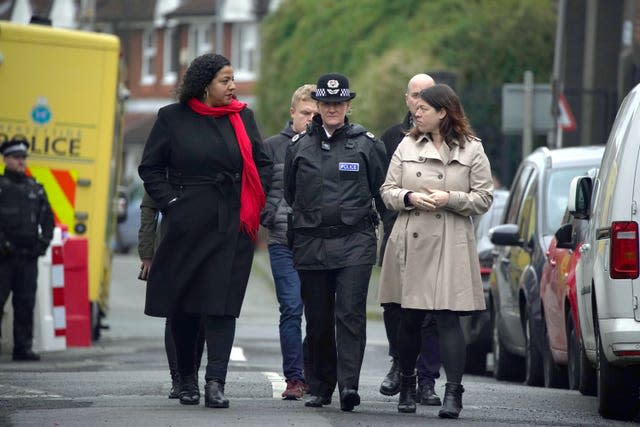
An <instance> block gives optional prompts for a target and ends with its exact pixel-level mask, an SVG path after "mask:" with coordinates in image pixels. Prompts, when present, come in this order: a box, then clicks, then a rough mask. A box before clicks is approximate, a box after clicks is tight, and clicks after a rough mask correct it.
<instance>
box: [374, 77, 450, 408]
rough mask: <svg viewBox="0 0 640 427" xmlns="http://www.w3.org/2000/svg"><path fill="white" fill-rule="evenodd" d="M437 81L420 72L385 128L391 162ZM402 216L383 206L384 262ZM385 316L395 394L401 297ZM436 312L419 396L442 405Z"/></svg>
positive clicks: (427, 334) (428, 326)
mask: <svg viewBox="0 0 640 427" xmlns="http://www.w3.org/2000/svg"><path fill="white" fill-rule="evenodd" d="M434 84H435V81H434V80H433V78H432V77H431V76H429V75H428V74H416V75H415V76H413V77H412V78H411V79H410V80H409V84H408V85H407V93H406V94H405V100H406V104H407V108H408V109H409V111H408V112H407V115H406V116H405V118H404V120H403V121H402V123H398V124H396V125H394V126H391V127H390V128H388V129H387V130H385V131H384V132H383V134H382V136H381V137H380V139H382V142H384V145H385V148H386V150H387V165H388V164H389V163H390V162H391V157H392V156H393V153H394V151H396V148H397V147H398V144H400V141H402V139H403V138H404V136H405V135H406V133H407V131H409V130H410V129H411V127H412V126H413V114H414V113H415V110H416V103H417V101H418V100H420V91H422V90H423V89H426V88H428V87H431V86H433V85H434ZM397 216H398V213H397V211H393V210H388V209H383V210H382V211H381V217H382V223H383V225H384V235H383V238H382V244H381V247H380V258H379V259H380V265H382V260H383V257H384V251H385V248H386V246H387V240H388V239H389V235H390V234H391V229H392V228H393V223H394V222H395V221H396V217H397ZM382 308H383V320H384V327H385V330H386V332H387V339H388V341H389V356H391V357H392V362H391V369H390V370H389V373H388V374H387V375H386V376H385V378H384V380H383V381H382V384H381V385H380V393H382V394H384V395H386V396H393V395H395V394H398V393H399V391H400V364H399V362H398V346H397V339H398V330H399V328H400V316H401V314H400V301H398V303H397V304H396V303H384V304H382ZM434 321H435V320H434V319H433V318H432V316H427V317H426V318H425V323H424V324H423V325H422V348H421V352H420V356H419V357H418V361H417V364H416V366H417V371H418V383H419V385H418V391H419V393H418V398H419V399H420V403H422V404H423V405H434V406H439V405H441V401H440V397H439V396H438V395H437V394H436V392H435V388H434V387H435V380H436V379H437V378H439V377H440V351H439V347H438V337H437V335H436V333H437V332H436V327H435V324H434V323H433V322H434Z"/></svg>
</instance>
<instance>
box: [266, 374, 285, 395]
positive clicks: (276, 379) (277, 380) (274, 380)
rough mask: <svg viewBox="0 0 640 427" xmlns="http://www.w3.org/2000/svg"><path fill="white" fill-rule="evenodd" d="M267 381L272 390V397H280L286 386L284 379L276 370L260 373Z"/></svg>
mask: <svg viewBox="0 0 640 427" xmlns="http://www.w3.org/2000/svg"><path fill="white" fill-rule="evenodd" d="M262 374H263V375H264V376H265V377H267V379H268V380H269V381H271V389H272V390H273V398H274V399H282V392H283V391H285V390H286V388H287V382H286V381H285V379H284V378H283V377H282V376H280V374H278V373H276V372H263V373H262Z"/></svg>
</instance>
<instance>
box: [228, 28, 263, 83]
mask: <svg viewBox="0 0 640 427" xmlns="http://www.w3.org/2000/svg"><path fill="white" fill-rule="evenodd" d="M231 45H232V48H231V49H232V50H231V63H233V69H234V72H235V78H236V80H253V79H255V77H256V71H257V67H258V60H259V58H258V25H257V24H256V23H253V22H249V23H236V24H234V25H233V37H232V39H231Z"/></svg>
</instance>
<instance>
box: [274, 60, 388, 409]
mask: <svg viewBox="0 0 640 427" xmlns="http://www.w3.org/2000/svg"><path fill="white" fill-rule="evenodd" d="M355 95H356V94H355V93H354V92H352V91H351V90H350V89H349V80H348V79H347V78H346V77H345V76H344V75H342V74H337V73H332V74H325V75H323V76H321V77H320V78H319V79H318V83H317V87H316V90H315V91H313V92H312V93H311V97H312V98H313V99H315V100H316V101H318V112H319V114H316V115H315V116H314V117H313V120H312V122H311V124H310V125H309V127H308V130H307V132H305V133H303V134H299V135H296V136H294V137H293V139H292V143H291V145H289V148H288V149H287V154H286V157H285V165H284V190H285V191H284V194H285V199H286V201H287V203H289V205H290V206H291V208H292V210H293V217H292V221H291V229H290V231H293V241H292V245H293V262H294V265H295V267H296V269H297V270H298V274H299V276H300V281H301V288H302V300H303V302H304V313H305V319H306V321H307V342H308V344H309V353H310V358H311V365H312V366H311V370H310V371H311V373H310V375H309V378H307V380H308V381H309V383H310V385H311V395H312V396H311V398H310V399H309V400H307V401H306V402H305V405H306V406H311V407H320V406H323V405H328V404H330V403H331V396H332V394H333V392H334V390H335V387H336V383H337V384H338V387H339V391H340V408H341V409H342V410H343V411H352V410H353V408H354V407H355V406H357V405H359V404H360V396H359V394H358V383H359V379H360V369H361V367H362V358H363V356H364V349H365V344H366V302H367V292H368V286H369V278H370V275H371V269H372V267H373V264H374V263H375V262H376V249H377V244H376V233H375V225H376V222H377V221H376V220H377V213H376V212H375V210H373V207H372V204H373V200H374V198H376V197H378V195H379V188H380V185H382V182H383V181H384V175H385V162H386V154H385V151H384V146H383V145H382V143H381V142H380V141H379V140H378V139H376V138H375V137H374V136H373V134H371V133H370V132H367V131H366V129H364V128H363V127H362V126H360V125H358V124H352V123H349V121H348V120H347V117H346V114H347V111H348V110H349V108H350V104H351V100H352V99H353V98H354V97H355Z"/></svg>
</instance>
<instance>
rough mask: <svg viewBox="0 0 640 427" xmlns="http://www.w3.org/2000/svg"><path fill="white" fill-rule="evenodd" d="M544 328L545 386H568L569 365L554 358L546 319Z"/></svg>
mask: <svg viewBox="0 0 640 427" xmlns="http://www.w3.org/2000/svg"><path fill="white" fill-rule="evenodd" d="M542 328H543V330H544V334H543V336H542V373H543V377H544V386H545V387H547V388H567V387H568V385H569V384H568V378H567V367H566V366H563V365H559V364H557V363H556V362H555V361H554V360H553V354H552V353H551V344H550V342H549V331H548V330H547V323H546V321H543V322H542Z"/></svg>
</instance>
